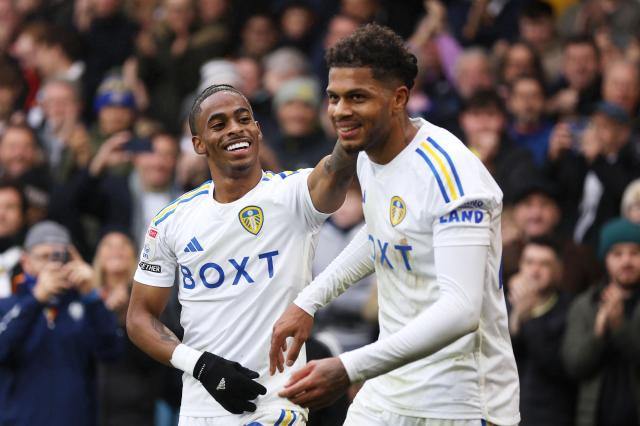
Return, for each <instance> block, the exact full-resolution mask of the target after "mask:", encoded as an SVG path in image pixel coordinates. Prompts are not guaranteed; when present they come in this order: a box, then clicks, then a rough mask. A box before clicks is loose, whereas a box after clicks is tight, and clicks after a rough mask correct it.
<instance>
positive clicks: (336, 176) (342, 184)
mask: <svg viewBox="0 0 640 426" xmlns="http://www.w3.org/2000/svg"><path fill="white" fill-rule="evenodd" d="M357 159H358V153H357V152H354V153H350V152H347V151H345V149H344V148H343V147H342V144H341V143H340V141H338V142H336V145H335V147H334V148H333V152H332V153H331V155H328V156H326V157H325V158H323V159H322V160H320V162H319V163H318V164H317V165H316V167H315V168H314V169H313V171H312V172H311V173H310V174H309V177H308V178H307V186H308V187H309V193H310V195H311V200H312V201H313V206H314V207H315V208H316V210H318V211H320V212H322V213H333V212H334V211H336V210H338V208H340V206H341V205H342V203H343V202H344V200H345V197H346V195H347V189H348V188H349V185H350V184H351V180H352V179H353V175H354V174H355V172H356V163H357Z"/></svg>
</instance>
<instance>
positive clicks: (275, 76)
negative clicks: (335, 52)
mask: <svg viewBox="0 0 640 426" xmlns="http://www.w3.org/2000/svg"><path fill="white" fill-rule="evenodd" d="M262 63H263V67H264V74H263V78H262V81H263V83H264V88H265V89H266V93H267V94H268V95H269V97H268V100H269V101H271V102H270V103H272V102H273V97H274V96H275V95H276V93H277V92H278V90H280V87H281V86H282V85H283V84H284V83H285V82H287V81H288V80H291V79H294V78H297V77H303V76H305V75H307V74H308V72H309V63H308V62H307V59H306V58H305V56H304V55H303V54H302V53H301V52H300V51H299V50H296V49H294V48H292V47H281V48H279V49H277V50H275V51H273V52H271V53H270V54H268V55H267V56H265V57H264V59H263V61H262ZM265 100H266V99H265ZM267 106H268V107H269V110H267V109H266V107H267ZM260 113H261V115H258V116H257V117H256V120H258V121H259V122H260V130H262V134H263V135H264V137H265V139H266V140H267V141H271V140H273V139H274V138H275V137H276V135H277V133H278V124H277V122H276V119H277V118H276V114H275V110H274V108H273V105H264V108H261V111H260Z"/></svg>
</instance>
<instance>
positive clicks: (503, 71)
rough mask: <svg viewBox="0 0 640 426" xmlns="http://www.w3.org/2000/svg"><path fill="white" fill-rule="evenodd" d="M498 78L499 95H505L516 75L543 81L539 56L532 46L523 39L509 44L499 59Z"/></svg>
mask: <svg viewBox="0 0 640 426" xmlns="http://www.w3.org/2000/svg"><path fill="white" fill-rule="evenodd" d="M498 75H499V77H498V80H499V82H500V85H501V89H500V90H501V93H500V94H501V95H502V96H503V97H506V96H507V93H508V88H509V86H511V84H513V82H514V81H515V80H516V79H517V78H518V77H524V76H533V77H535V78H537V79H539V80H540V81H544V71H543V69H542V64H541V62H540V57H539V56H538V53H537V52H536V51H535V50H534V48H533V47H532V46H531V45H529V44H528V43H526V42H524V41H518V42H515V43H513V44H511V45H510V46H509V47H508V48H507V50H506V52H505V54H504V57H503V58H501V61H500V69H499V71H498Z"/></svg>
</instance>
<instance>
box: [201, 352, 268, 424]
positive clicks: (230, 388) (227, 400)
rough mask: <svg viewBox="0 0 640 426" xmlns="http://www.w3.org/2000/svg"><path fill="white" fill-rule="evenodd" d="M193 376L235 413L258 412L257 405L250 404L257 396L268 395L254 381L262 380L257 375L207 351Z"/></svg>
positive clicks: (226, 408) (262, 387) (225, 407)
mask: <svg viewBox="0 0 640 426" xmlns="http://www.w3.org/2000/svg"><path fill="white" fill-rule="evenodd" d="M193 377H195V378H196V379H197V380H199V381H200V383H202V386H204V388H205V389H206V390H207V392H209V393H210V394H211V396H212V397H213V398H214V399H215V400H216V401H218V403H220V405H222V406H223V407H224V409H225V410H227V411H229V412H230V413H233V414H242V413H243V412H245V411H252V412H253V411H256V404H254V403H253V402H250V401H251V400H254V399H256V398H257V397H258V394H260V395H264V394H266V393H267V389H266V388H265V387H264V386H262V385H261V384H260V383H258V382H256V381H254V380H253V379H257V378H258V377H260V375H259V374H258V373H256V372H255V371H252V370H249V369H248V368H244V367H243V366H242V365H240V364H239V363H237V362H233V361H229V360H226V359H224V358H221V357H219V356H217V355H214V354H212V353H211V352H204V353H203V354H202V355H201V356H200V358H199V359H198V362H196V366H195V367H194V369H193Z"/></svg>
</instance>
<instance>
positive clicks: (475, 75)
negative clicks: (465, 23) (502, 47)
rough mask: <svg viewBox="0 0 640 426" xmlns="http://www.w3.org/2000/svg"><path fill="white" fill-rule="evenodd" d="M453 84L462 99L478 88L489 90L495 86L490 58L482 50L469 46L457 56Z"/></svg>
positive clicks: (468, 96)
mask: <svg viewBox="0 0 640 426" xmlns="http://www.w3.org/2000/svg"><path fill="white" fill-rule="evenodd" d="M455 85H456V89H457V92H458V96H460V98H461V99H462V100H463V101H466V100H467V99H469V98H470V97H471V95H473V94H474V93H475V92H477V91H479V90H490V89H492V88H494V87H495V79H494V74H493V69H492V67H491V60H490V58H489V55H487V53H486V52H485V51H484V50H482V49H480V48H477V47H470V48H467V49H465V50H464V51H463V52H462V53H461V54H460V56H458V62H457V63H456V67H455Z"/></svg>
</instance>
